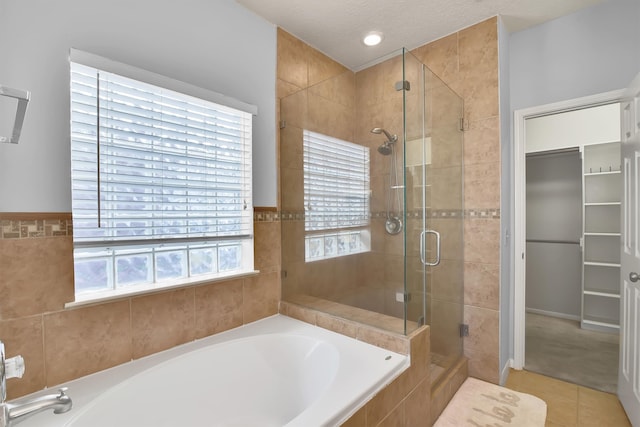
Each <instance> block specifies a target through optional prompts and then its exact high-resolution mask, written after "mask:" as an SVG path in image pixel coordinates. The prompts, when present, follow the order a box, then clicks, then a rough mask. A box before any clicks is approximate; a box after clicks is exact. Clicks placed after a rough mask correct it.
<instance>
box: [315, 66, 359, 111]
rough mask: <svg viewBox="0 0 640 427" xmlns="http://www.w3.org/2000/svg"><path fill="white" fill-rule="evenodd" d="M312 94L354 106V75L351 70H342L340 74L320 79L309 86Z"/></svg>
mask: <svg viewBox="0 0 640 427" xmlns="http://www.w3.org/2000/svg"><path fill="white" fill-rule="evenodd" d="M309 92H310V93H311V94H313V95H317V96H321V97H323V98H325V99H329V100H331V101H334V102H337V103H338V104H340V105H343V106H345V107H347V108H350V109H355V106H356V77H355V74H354V73H353V72H351V71H342V72H340V74H338V75H336V76H334V77H332V78H329V79H327V80H324V81H321V82H320V83H317V84H315V85H313V86H310V87H309Z"/></svg>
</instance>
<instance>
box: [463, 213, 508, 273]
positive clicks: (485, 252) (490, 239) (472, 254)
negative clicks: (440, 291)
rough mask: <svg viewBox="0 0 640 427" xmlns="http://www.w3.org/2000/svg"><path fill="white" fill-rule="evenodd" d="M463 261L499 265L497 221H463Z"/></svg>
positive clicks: (498, 227)
mask: <svg viewBox="0 0 640 427" xmlns="http://www.w3.org/2000/svg"><path fill="white" fill-rule="evenodd" d="M464 260H465V262H477V263H483V264H494V265H499V264H500V220H499V219H465V221H464ZM465 284H466V283H465Z"/></svg>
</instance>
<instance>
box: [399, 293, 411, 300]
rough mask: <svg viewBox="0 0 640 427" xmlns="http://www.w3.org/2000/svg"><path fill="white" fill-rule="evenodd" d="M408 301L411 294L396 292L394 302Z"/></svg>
mask: <svg viewBox="0 0 640 427" xmlns="http://www.w3.org/2000/svg"><path fill="white" fill-rule="evenodd" d="M409 301H411V294H410V293H409V292H396V302H409Z"/></svg>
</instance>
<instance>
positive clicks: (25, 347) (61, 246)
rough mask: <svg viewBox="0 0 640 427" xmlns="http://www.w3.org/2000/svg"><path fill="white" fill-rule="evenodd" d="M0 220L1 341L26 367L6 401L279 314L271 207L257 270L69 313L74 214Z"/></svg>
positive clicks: (260, 213)
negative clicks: (22, 359)
mask: <svg viewBox="0 0 640 427" xmlns="http://www.w3.org/2000/svg"><path fill="white" fill-rule="evenodd" d="M0 222H1V230H2V235H1V236H0V339H2V340H3V341H4V343H5V345H6V351H7V356H8V357H12V356H15V355H17V354H21V355H22V356H23V357H24V358H25V363H26V372H25V375H24V377H23V378H21V379H10V380H8V385H7V387H8V396H9V398H10V399H13V398H16V397H19V396H23V395H25V394H28V393H31V392H34V391H36V390H41V389H43V388H44V387H51V386H55V385H57V384H60V383H63V382H66V381H70V380H73V379H75V378H79V377H82V376H84V375H88V374H90V373H93V372H97V371H100V370H103V369H106V368H110V367H112V366H116V365H119V364H122V363H125V362H128V361H130V360H132V359H138V358H140V357H143V356H147V355H149V354H152V353H156V352H159V351H162V350H165V349H168V348H171V347H174V346H177V345H180V344H184V343H187V342H190V341H193V340H195V339H198V338H203V337H206V336H209V335H213V334H216V333H218V332H221V331H225V330H227V329H231V328H234V327H236V326H240V325H242V324H245V323H249V322H252V321H254V320H257V319H261V318H264V317H267V316H270V315H272V314H276V313H277V312H278V302H279V301H280V222H279V216H278V214H277V212H276V209H275V208H256V209H255V214H254V233H255V240H254V245H255V249H254V253H255V258H254V259H255V269H256V270H259V271H260V273H259V274H257V275H254V276H247V277H244V278H237V279H233V280H223V281H216V282H212V283H209V284H201V285H197V286H188V287H184V288H179V289H175V290H169V291H158V292H156V293H151V294H146V295H141V296H135V297H129V298H122V299H120V300H116V301H112V302H106V303H100V304H93V305H89V306H83V307H79V308H74V309H64V304H65V303H68V302H70V301H73V300H74V287H73V239H72V232H71V226H70V224H71V215H70V214H69V213H0ZM49 227H51V228H49ZM18 231H19V233H20V234H16V233H18Z"/></svg>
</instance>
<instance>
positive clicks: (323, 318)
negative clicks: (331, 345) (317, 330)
mask: <svg viewBox="0 0 640 427" xmlns="http://www.w3.org/2000/svg"><path fill="white" fill-rule="evenodd" d="M316 325H318V326H320V327H321V328H325V329H328V330H330V331H333V332H337V333H339V334H342V335H346V336H348V337H351V338H355V337H356V335H357V333H358V326H357V324H356V323H354V322H350V321H348V320H345V319H341V318H338V317H335V316H331V315H329V314H325V313H318V314H317V317H316Z"/></svg>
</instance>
